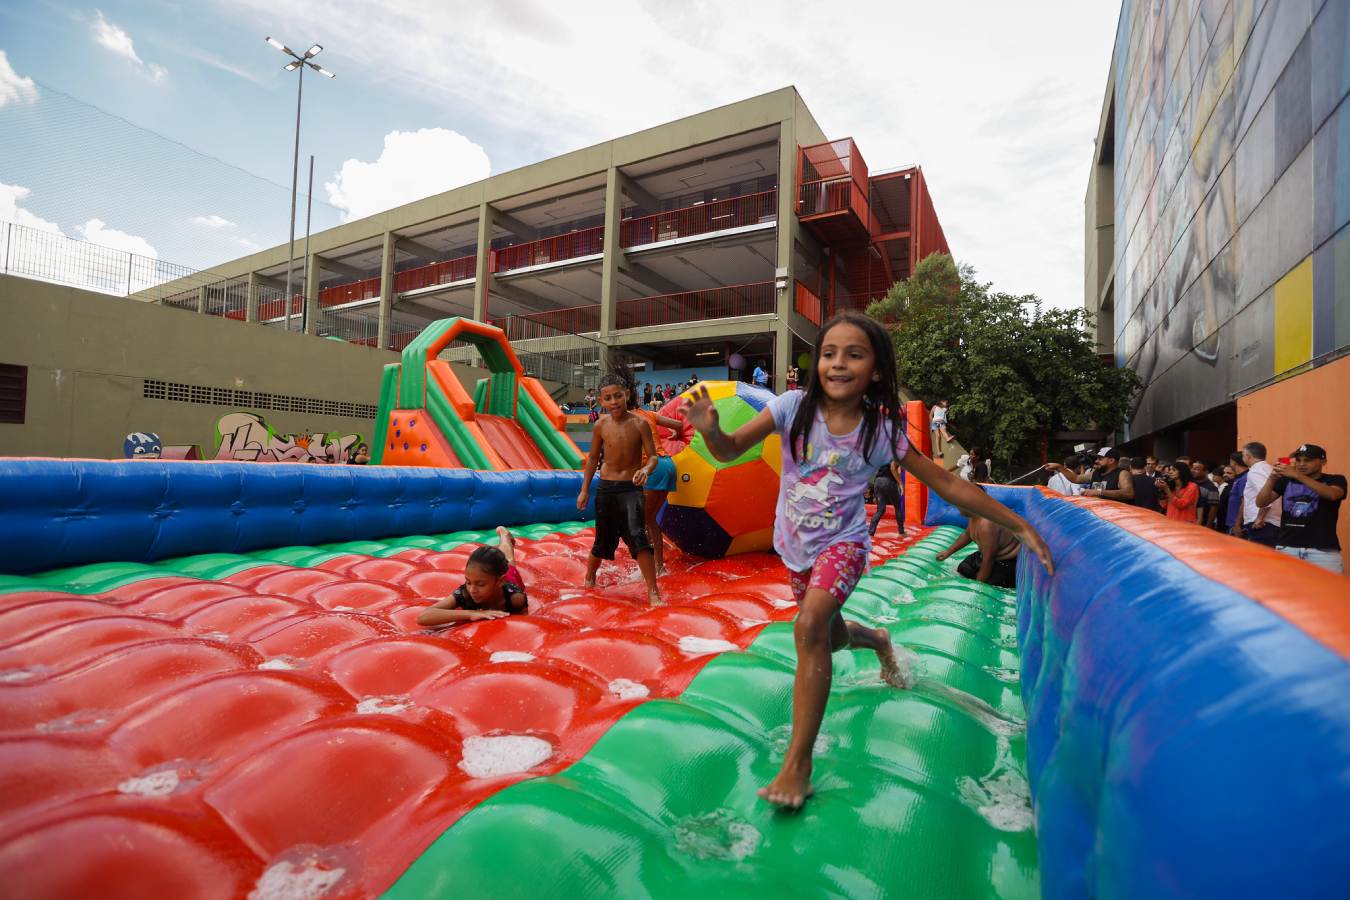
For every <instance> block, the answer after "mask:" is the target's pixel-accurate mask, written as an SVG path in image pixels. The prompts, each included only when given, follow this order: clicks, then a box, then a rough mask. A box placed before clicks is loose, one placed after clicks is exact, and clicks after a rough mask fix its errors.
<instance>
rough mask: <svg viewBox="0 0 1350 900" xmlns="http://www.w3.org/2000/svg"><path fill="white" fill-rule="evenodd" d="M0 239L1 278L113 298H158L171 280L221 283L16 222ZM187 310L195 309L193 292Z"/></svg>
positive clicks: (2, 227)
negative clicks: (63, 286) (14, 277)
mask: <svg viewBox="0 0 1350 900" xmlns="http://www.w3.org/2000/svg"><path fill="white" fill-rule="evenodd" d="M0 241H3V242H4V246H3V250H2V251H0V258H2V259H3V269H0V271H3V272H4V273H5V274H6V275H17V276H19V277H22V278H33V279H36V280H38V281H47V282H51V283H53V284H68V285H71V286H72V287H78V288H84V289H85V290H89V291H97V292H98V293H100V294H110V295H112V296H114V297H128V296H131V295H132V294H141V295H146V296H148V297H149V299H153V300H162V299H164V298H163V297H162V296H161V295H160V294H159V293H158V291H159V289H160V288H161V287H162V286H164V285H166V284H169V283H171V282H187V283H188V284H191V285H192V286H193V288H194V289H195V288H196V287H198V286H207V285H211V284H215V283H217V282H220V281H221V280H222V279H221V276H219V275H217V274H215V273H213V272H202V271H198V270H197V269H193V268H191V267H189V266H183V265H179V264H177V263H171V262H166V261H164V260H162V259H156V258H155V257H151V256H142V255H140V254H137V253H131V252H129V251H126V250H117V249H115V248H113V247H105V246H103V245H101V244H93V243H90V242H89V241H79V240H75V239H74V238H69V237H66V236H65V235H63V234H61V233H59V232H55V231H48V230H44V229H41V228H32V227H30V226H27V225H20V224H19V223H18V222H4V223H0ZM170 305H178V304H177V303H175V304H170ZM192 308H193V309H196V297H195V294H194V297H193V301H192Z"/></svg>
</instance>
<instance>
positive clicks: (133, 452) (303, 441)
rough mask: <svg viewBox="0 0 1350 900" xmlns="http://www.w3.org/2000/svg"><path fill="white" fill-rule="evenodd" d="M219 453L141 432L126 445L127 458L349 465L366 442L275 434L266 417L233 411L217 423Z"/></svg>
mask: <svg viewBox="0 0 1350 900" xmlns="http://www.w3.org/2000/svg"><path fill="white" fill-rule="evenodd" d="M215 433H216V440H215V446H216V450H215V453H214V454H211V455H210V456H209V457H208V456H206V455H204V454H203V453H202V452H201V449H200V448H199V447H198V446H197V445H196V444H165V443H164V441H163V440H161V439H160V437H159V435H157V434H155V433H154V432H150V431H138V432H134V433H132V434H129V435H127V436H126V439H125V440H124V441H123V442H122V455H123V456H125V457H126V458H127V459H208V458H209V459H227V460H235V461H239V462H299V463H345V462H346V461H347V459H348V457H349V456H352V455H354V452H355V450H356V448H357V447H359V446H361V445H362V444H363V443H364V442H363V441H362V439H361V435H359V434H340V433H338V432H335V431H334V432H301V433H298V434H281V433H279V432H276V431H273V430H272V427H271V426H270V425H268V424H267V422H266V421H265V420H264V419H263V417H262V416H260V415H258V414H257V413H251V412H232V413H226V414H225V415H223V416H221V417H220V419H219V420H217V422H216V428H215Z"/></svg>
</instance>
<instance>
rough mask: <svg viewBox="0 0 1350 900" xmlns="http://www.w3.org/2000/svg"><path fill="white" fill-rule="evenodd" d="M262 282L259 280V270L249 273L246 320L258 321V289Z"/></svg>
mask: <svg viewBox="0 0 1350 900" xmlns="http://www.w3.org/2000/svg"><path fill="white" fill-rule="evenodd" d="M260 287H262V283H261V282H260V281H258V273H257V272H249V273H248V296H247V297H246V298H245V300H244V321H245V322H256V321H258V289H259V288H260Z"/></svg>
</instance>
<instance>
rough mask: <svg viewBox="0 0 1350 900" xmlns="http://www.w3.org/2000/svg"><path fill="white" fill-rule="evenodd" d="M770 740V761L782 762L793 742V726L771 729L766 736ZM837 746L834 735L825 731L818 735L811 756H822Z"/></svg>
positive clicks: (780, 726)
mask: <svg viewBox="0 0 1350 900" xmlns="http://www.w3.org/2000/svg"><path fill="white" fill-rule="evenodd" d="M765 736H766V737H767V738H768V739H769V759H771V760H773V761H774V762H782V760H783V756H784V755H786V754H787V748H788V744H790V743H791V742H792V724H791V723H788V724H786V725H779V726H778V727H777V728H771V729H769V733H768V734H767V735H765ZM834 745H835V739H834V737H833V736H832V735H829V734H826V733H825V732H823V731H820V732H817V733H816V742H815V743H814V744H812V745H811V755H812V756H821V755H823V754H826V753H829V752H830V750H831V748H833V747H834Z"/></svg>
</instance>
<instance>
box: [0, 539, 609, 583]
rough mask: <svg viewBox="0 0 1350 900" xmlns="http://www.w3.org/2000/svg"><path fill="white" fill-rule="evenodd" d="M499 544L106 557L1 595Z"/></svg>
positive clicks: (427, 542)
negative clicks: (146, 559) (145, 559)
mask: <svg viewBox="0 0 1350 900" xmlns="http://www.w3.org/2000/svg"><path fill="white" fill-rule="evenodd" d="M593 527H595V522H594V521H588V522H562V523H543V524H537V525H521V526H516V527H513V528H510V529H508V530H509V531H510V532H511V533H512V534H513V535H515V536H516V537H520V538H526V539H528V540H533V541H537V540H541V539H543V538H545V537H548V536H549V535H554V534H567V535H571V534H576V533H577V532H579V531H584V530H586V529H587V528H593ZM468 543H474V544H491V545H493V546H496V544H497V532H496V531H495V530H493V531H453V532H448V533H446V534H422V535H411V536H408V537H398V538H387V539H385V540H380V541H344V542H342V543H337V544H321V545H319V546H317V547H310V546H294V547H276V548H272V549H267V550H254V551H252V552H250V553H203V554H199V555H196V556H180V557H177V558H174V559H163V560H160V561H159V562H156V563H136V562H105V563H93V564H91V565H87V566H72V567H71V568H67V569H54V570H52V571H50V572H43V573H42V574H41V575H33V576H23V575H0V594H11V593H15V592H17V591H33V590H48V591H51V590H59V591H67V592H69V593H72V594H97V593H99V592H101V591H108V590H112V589H113V588H118V587H122V586H123V585H126V584H131V583H132V582H136V581H143V580H145V579H147V578H163V577H165V576H173V575H181V576H184V577H187V578H204V579H207V580H216V579H220V578H227V577H229V576H230V575H233V574H234V573H236V572H242V571H244V570H245V569H252V568H254V567H256V566H266V565H275V564H280V565H285V566H294V567H296V568H302V569H303V568H311V567H313V566H317V565H319V564H321V563H324V562H327V561H328V560H330V559H333V558H334V557H338V556H342V555H344V554H348V553H360V554H364V555H366V556H375V557H386V556H397V555H398V554H400V553H403V552H404V551H406V550H408V549H409V548H412V547H421V548H425V549H428V550H437V551H442V550H453V549H455V548H456V547H458V546H460V545H462V544H468Z"/></svg>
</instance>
